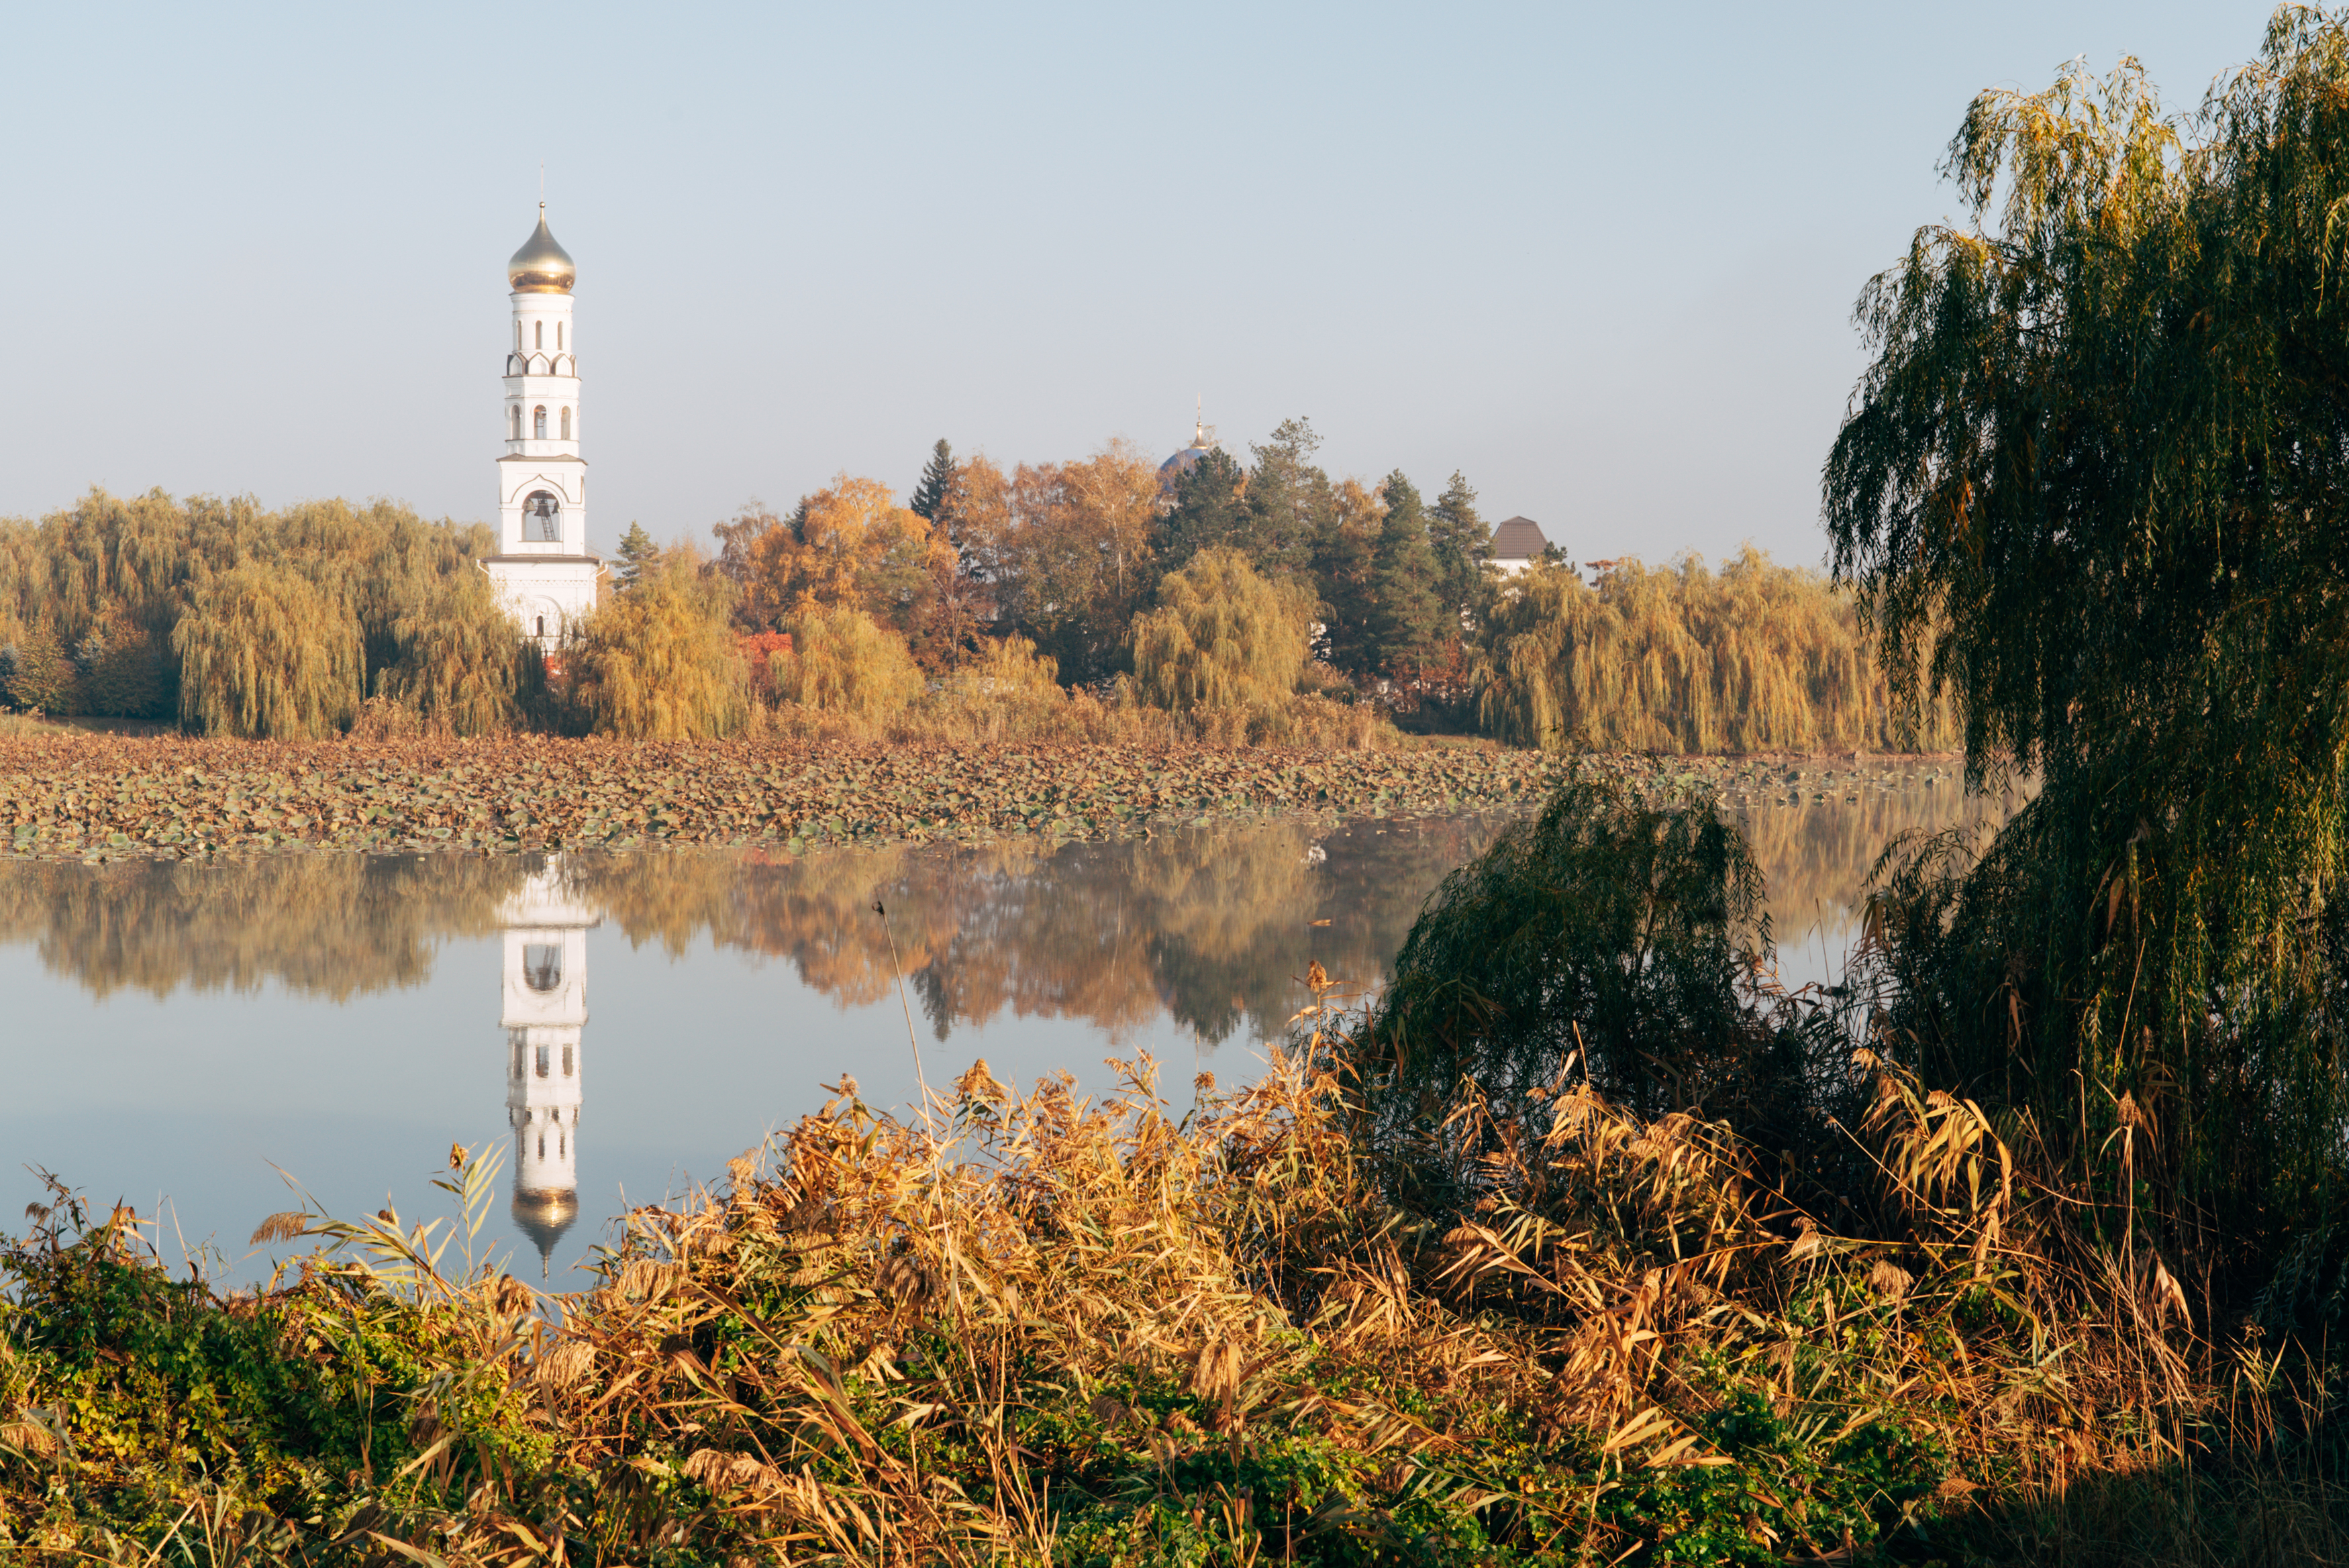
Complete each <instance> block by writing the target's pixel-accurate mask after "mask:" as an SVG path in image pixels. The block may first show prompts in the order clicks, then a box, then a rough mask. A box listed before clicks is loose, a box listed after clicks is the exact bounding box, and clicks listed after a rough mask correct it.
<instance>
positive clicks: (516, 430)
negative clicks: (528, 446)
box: [512, 403, 522, 441]
mask: <svg viewBox="0 0 2349 1568" xmlns="http://www.w3.org/2000/svg"><path fill="white" fill-rule="evenodd" d="M512 414H513V419H512V425H513V439H515V440H517V441H519V440H521V439H522V405H521V404H519V403H517V404H515V405H514V406H513V408H512Z"/></svg>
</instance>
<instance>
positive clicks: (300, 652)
mask: <svg viewBox="0 0 2349 1568" xmlns="http://www.w3.org/2000/svg"><path fill="white" fill-rule="evenodd" d="M171 647H172V651H173V652H175V653H176V654H178V655H179V656H180V671H181V673H180V717H181V720H182V721H183V722H184V723H186V724H188V725H189V726H190V727H193V728H197V729H202V730H204V731H206V732H208V733H210V734H213V735H234V736H242V737H245V738H272V739H280V740H316V739H323V738H326V736H329V735H335V734H338V733H340V732H341V731H343V730H345V729H347V728H349V727H350V724H351V720H352V718H353V717H356V716H357V712H358V706H359V698H360V697H361V696H362V695H364V692H365V680H366V661H365V656H364V654H363V652H362V649H361V646H360V638H359V624H358V618H357V616H356V615H354V614H352V613H351V608H350V605H349V604H348V603H346V602H345V601H343V600H342V599H340V598H337V597H336V596H335V595H333V594H330V593H325V592H323V591H321V590H320V589H319V588H317V587H316V585H314V584H313V583H311V582H310V580H309V579H308V578H306V577H305V576H303V575H302V573H299V572H296V571H295V570H294V569H293V568H291V567H290V566H285V565H274V566H273V565H264V564H263V563H262V562H246V563H245V564H244V565H242V566H239V567H236V568H234V569H233V570H231V571H228V572H223V573H219V574H218V575H216V576H212V577H207V578H205V579H203V580H202V582H200V583H197V585H196V590H195V594H194V602H193V603H191V604H190V605H189V607H188V610H187V613H186V614H183V615H181V617H180V623H179V625H178V626H177V627H176V628H175V629H174V630H173V632H172V634H171Z"/></svg>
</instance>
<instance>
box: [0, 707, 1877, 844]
mask: <svg viewBox="0 0 2349 1568" xmlns="http://www.w3.org/2000/svg"><path fill="white" fill-rule="evenodd" d="M1605 765H1606V766H1609V767H1611V768H1615V769H1620V770H1623V771H1626V772H1629V773H1632V774H1635V775H1638V776H1640V778H1642V779H1648V780H1651V781H1652V782H1654V783H1656V784H1659V785H1669V784H1681V785H1703V786H1709V787H1712V788H1715V789H1721V790H1722V791H1723V793H1724V794H1725V795H1727V796H1729V797H1730V798H1732V799H1736V798H1738V797H1741V796H1753V795H1755V794H1758V793H1760V792H1763V791H1764V790H1769V791H1775V792H1778V793H1779V794H1781V795H1784V794H1785V793H1786V792H1788V791H1799V790H1801V789H1804V788H1805V787H1806V785H1807V786H1809V787H1814V788H1815V789H1818V790H1824V789H1833V788H1840V787H1841V786H1840V785H1838V784H1837V777H1836V769H1837V768H1838V767H1841V768H1842V769H1845V770H1846V771H1845V774H1844V776H1843V777H1844V779H1845V781H1846V782H1848V780H1849V779H1850V777H1852V776H1853V775H1852V774H1851V769H1853V768H1854V767H1855V764H1854V763H1853V762H1852V760H1851V759H1848V758H1845V759H1830V760H1826V761H1824V762H1807V763H1806V762H1804V761H1799V760H1797V761H1791V762H1790V761H1789V760H1788V759H1785V758H1661V759H1648V758H1614V759H1607V760H1606V762H1605ZM1568 766H1570V764H1569V763H1568V761H1567V760H1566V759H1564V758H1558V757H1555V756H1547V755H1544V754H1542V753H1538V752H1531V751H1510V750H1501V749H1494V748H1475V747H1450V748H1433V747H1431V748H1423V749H1413V750H1399V751H1313V752H1309V751H1297V750H1289V749H1284V748H1208V747H1188V748H1165V749H1160V748H1141V747H1128V746H993V747H957V746H946V745H936V744H933V745H916V746H882V745H873V744H859V743H852V742H818V743H807V742H797V741H776V740H767V741H727V742H699V743H631V742H624V741H609V740H564V739H553V738H541V737H520V738H499V739H492V740H473V741H441V742H367V741H356V740H345V741H335V742H325V743H319V744H311V745H274V744H262V743H255V742H246V741H230V740H191V739H183V738H177V737H154V738H142V737H129V736H118V735H91V734H71V735H43V736H36V737H21V736H19V737H7V738H0V842H5V844H6V845H7V852H9V853H11V854H14V855H18V856H38V857H43V858H49V859H58V858H73V859H81V858H89V857H106V858H115V857H120V856H130V855H164V856H184V855H189V854H204V853H212V852H218V851H225V850H233V851H266V850H277V849H288V848H319V849H338V850H365V851H413V850H442V849H461V850H473V851H490V852H497V851H523V850H552V849H564V848H576V847H587V846H595V847H602V848H631V847H639V846H644V845H648V844H657V843H676V844H750V843H765V844H771V845H778V846H789V847H792V848H800V847H805V846H812V845H817V844H823V843H842V842H869V841H878V840H900V841H902V840H915V841H921V840H953V841H984V840H988V839H993V838H997V837H999V836H1002V835H1005V834H1009V833H1040V834H1047V835H1054V836H1061V837H1073V838H1113V837H1122V836H1125V835H1128V834H1135V833H1143V832H1147V831H1150V830H1152V829H1153V828H1154V827H1162V826H1166V825H1170V824H1173V823H1178V822H1179V823H1192V822H1197V821H1201V820H1207V819H1211V818H1215V817H1219V816H1228V815H1234V814H1261V813H1267V812H1296V811H1305V812H1314V813H1327V814H1330V815H1336V816H1370V815H1378V816H1413V815H1423V814H1426V813H1431V812H1453V811H1466V810H1486V809H1491V808H1495V807H1508V806H1513V805H1519V804H1524V803H1526V802H1528V801H1531V800H1533V799H1538V798H1539V797H1541V796H1542V795H1543V794H1545V793H1547V790H1548V789H1550V787H1551V786H1552V785H1553V784H1555V783H1556V782H1557V779H1558V778H1559V777H1560V775H1561V773H1562V771H1563V770H1564V769H1566V768H1568Z"/></svg>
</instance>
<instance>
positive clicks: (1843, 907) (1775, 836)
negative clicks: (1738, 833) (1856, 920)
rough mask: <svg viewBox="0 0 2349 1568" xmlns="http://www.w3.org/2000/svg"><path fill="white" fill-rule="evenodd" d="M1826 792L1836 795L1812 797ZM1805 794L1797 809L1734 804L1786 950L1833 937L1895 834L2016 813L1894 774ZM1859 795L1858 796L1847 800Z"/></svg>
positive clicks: (1813, 785) (1812, 786)
mask: <svg viewBox="0 0 2349 1568" xmlns="http://www.w3.org/2000/svg"><path fill="white" fill-rule="evenodd" d="M1822 788H1824V789H1826V790H1828V791H1829V792H1831V798H1830V799H1826V800H1813V799H1811V798H1810V796H1811V795H1812V794H1813V793H1817V792H1819V791H1820V790H1821V789H1822ZM1803 791H1804V792H1803V799H1802V803H1801V804H1800V805H1795V806H1787V805H1781V804H1745V805H1738V804H1737V803H1735V802H1732V811H1733V816H1734V819H1735V820H1736V822H1737V825H1738V828H1739V829H1740V830H1742V831H1743V832H1744V834H1745V840H1746V842H1747V843H1748V844H1749V845H1750V846H1752V848H1753V851H1754V860H1755V861H1756V862H1758V863H1759V864H1760V866H1761V868H1762V875H1763V878H1764V882H1765V883H1766V887H1767V896H1768V901H1769V908H1770V921H1771V926H1772V934H1774V935H1775V937H1776V938H1777V941H1778V943H1779V944H1780V945H1781V946H1782V947H1784V946H1789V945H1800V944H1803V943H1804V942H1805V941H1806V940H1807V939H1809V937H1810V936H1811V934H1813V933H1814V932H1815V931H1816V929H1818V928H1819V927H1821V926H1824V927H1825V928H1826V929H1827V930H1828V931H1830V932H1832V931H1836V930H1837V929H1839V928H1841V927H1842V926H1844V925H1845V924H1847V923H1848V922H1849V921H1850V919H1851V918H1852V912H1853V911H1854V910H1855V909H1856V908H1857V905H1858V903H1859V896H1860V891H1861V889H1862V888H1864V887H1865V886H1866V885H1867V882H1868V872H1871V871H1873V870H1875V869H1876V861H1877V858H1878V856H1879V855H1881V854H1882V853H1883V852H1884V847H1885V845H1887V844H1889V843H1890V842H1891V841H1892V839H1893V837H1894V836H1895V835H1896V834H1899V833H1904V832H1909V831H1921V832H1938V831H1939V830H1941V829H1943V828H1946V827H1949V826H1951V824H1952V823H1954V822H1959V821H1964V822H1968V823H1974V824H1983V825H1990V826H1995V825H1996V824H1997V823H1999V822H2002V821H2003V820H2005V818H2006V813H2007V811H2008V810H2010V809H2011V808H2010V807H2009V806H2008V805H2007V804H2003V803H1995V802H1992V801H1986V800H1980V799H1976V800H1966V799H1963V797H1962V796H1961V792H1960V789H1959V787H1958V782H1957V780H1956V779H1952V778H1949V777H1943V778H1941V779H1939V780H1938V782H1937V783H1936V784H1935V786H1934V787H1932V788H1930V789H1928V788H1926V787H1924V786H1923V785H1922V784H1921V783H1920V781H1918V780H1916V779H1902V778H1901V777H1900V776H1899V775H1898V774H1893V773H1886V774H1880V775H1875V776H1869V775H1860V776H1858V777H1857V778H1853V777H1852V776H1850V775H1846V776H1844V778H1843V779H1838V780H1837V783H1836V784H1832V785H1826V786H1824V787H1823V786H1822V785H1821V784H1820V783H1819V782H1818V781H1817V780H1816V779H1810V780H1806V782H1805V784H1804V786H1803ZM1855 794H1856V795H1857V797H1858V799H1856V800H1855V799H1847V797H1848V796H1851V795H1855ZM1780 799H1784V797H1783V796H1782V797H1780ZM2016 803H2019V798H2017V799H2016Z"/></svg>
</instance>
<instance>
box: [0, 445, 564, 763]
mask: <svg viewBox="0 0 2349 1568" xmlns="http://www.w3.org/2000/svg"><path fill="white" fill-rule="evenodd" d="M495 548H496V540H495V536H494V534H493V533H492V531H491V530H489V529H487V528H485V527H483V526H481V525H480V524H470V525H465V526H459V525H457V524H455V523H452V522H449V521H439V522H430V521H426V520H424V519H422V518H420V517H419V516H417V515H416V513H415V512H413V511H409V509H408V508H406V507H403V506H398V505H395V504H393V503H391V502H388V501H376V502H371V503H369V504H368V505H367V506H364V507H360V506H354V505H352V504H351V503H349V502H347V501H343V500H327V501H312V502H305V503H303V504H301V505H299V506H295V507H291V508H288V509H287V510H285V511H282V512H266V511H262V510H261V508H260V507H259V506H257V505H256V504H255V503H254V501H253V500H250V499H249V498H238V499H233V500H217V499H213V498H210V497H202V496H199V497H192V498H190V499H189V500H184V501H178V500H172V499H171V497H170V496H167V495H165V494H163V493H162V492H161V491H160V490H156V491H150V492H149V493H148V494H146V495H143V496H137V497H130V498H127V499H126V498H119V497H115V496H109V495H108V494H106V493H105V492H104V491H101V490H93V491H91V492H90V493H89V494H88V496H86V497H84V498H83V499H82V500H79V501H78V502H77V503H76V504H74V505H73V506H71V507H68V508H66V509H64V510H62V511H56V512H52V513H50V514H49V515H48V516H47V517H44V518H42V519H41V520H40V521H37V522H32V521H23V520H0V646H5V645H9V644H11V643H21V642H24V641H26V640H27V639H28V638H31V637H33V636H34V635H35V634H36V633H42V632H46V634H48V635H50V636H52V637H53V638H54V639H55V641H56V643H57V645H58V646H59V647H61V648H62V649H65V650H67V661H68V662H67V667H66V671H65V673H66V675H67V676H69V677H70V679H68V680H67V681H66V682H65V683H64V684H63V685H61V686H58V687H57V694H56V695H55V696H53V698H52V701H50V702H48V703H45V704H43V706H44V707H46V708H47V711H50V712H59V711H67V709H62V708H60V707H57V706H56V703H57V701H69V702H70V703H72V704H73V705H75V707H74V709H73V710H76V711H88V712H93V713H109V714H119V715H123V716H125V717H170V716H171V715H173V714H179V715H181V716H182V718H183V721H184V722H187V723H190V724H193V725H196V726H198V727H211V726H212V725H213V723H214V719H213V718H212V717H210V716H214V715H218V716H229V715H237V714H243V715H250V716H254V717H253V721H254V722H256V723H259V724H260V725H262V726H263V727H262V728H261V729H259V730H255V731H244V730H229V731H228V732H233V733H253V734H258V735H263V736H275V735H285V736H294V735H303V734H310V733H314V730H313V728H312V727H311V726H312V725H313V722H314V714H313V708H312V705H310V704H308V703H306V702H305V701H295V702H293V703H291V704H290V705H289V704H288V703H286V702H284V701H281V700H279V699H280V698H282V697H284V696H287V695H288V694H289V693H290V692H291V691H293V690H294V689H295V688H294V687H293V686H287V685H286V684H285V681H286V679H287V678H289V677H288V675H287V672H290V671H292V670H294V669H295V668H296V667H297V666H299V667H304V668H307V667H312V666H323V667H336V665H337V663H338V661H340V660H341V659H342V658H343V657H344V655H345V654H346V653H347V649H345V648H344V647H342V645H341V644H340V641H339V640H340V639H341V638H342V637H343V635H344V634H345V633H346V632H347V630H348V629H349V628H348V626H347V625H346V624H345V622H344V621H343V619H342V618H340V617H339V616H331V617H328V618H327V619H326V620H322V621H317V622H316V623H307V622H305V623H300V624H303V625H315V627H316V628H317V629H319V630H320V631H321V632H322V634H328V635H329V636H330V637H331V639H333V640H334V641H333V645H327V644H319V645H315V646H303V647H286V648H254V649H250V650H246V651H244V652H243V653H241V654H238V655H235V656H233V657H230V656H229V655H228V654H227V653H226V652H225V651H224V650H221V649H218V648H214V647H212V645H211V644H210V643H209V642H208V641H207V639H209V638H210V637H211V636H212V632H213V630H214V629H216V627H217V625H218V624H220V623H221V618H222V616H223V615H224V614H236V613H244V612H240V611H236V610H235V609H234V607H232V606H226V605H223V604H222V603H221V602H219V600H218V599H217V597H216V594H217V583H216V581H215V580H218V579H222V578H226V577H229V576H233V575H234V574H235V573H239V572H240V571H242V570H243V569H246V568H254V569H255V570H264V569H265V571H264V575H272V574H274V575H281V576H282V575H283V574H285V573H291V574H292V575H294V576H295V577H299V578H301V579H303V580H304V581H305V582H306V583H309V584H310V586H311V587H312V588H313V589H314V590H316V593H318V594H319V595H322V596H323V598H324V599H325V600H330V601H332V602H334V603H336V604H339V605H340V606H342V608H343V609H344V610H345V611H347V613H348V615H349V617H350V619H351V621H353V622H355V623H356V625H357V632H358V636H359V648H360V652H359V668H360V676H359V678H360V683H361V689H362V690H363V691H364V690H367V689H375V690H378V691H383V692H387V693H388V692H398V693H400V694H403V696H404V700H408V701H410V702H412V703H414V704H416V705H419V718H420V719H421V721H422V722H423V724H424V725H425V726H426V727H430V728H435V729H442V730H451V729H453V730H455V731H457V732H459V733H472V732H477V731H479V730H481V729H482V728H489V727H497V726H499V725H501V724H502V723H504V722H506V717H507V716H510V715H511V713H512V704H513V695H514V690H515V684H516V681H517V678H518V675H519V670H520V666H521V664H522V663H523V662H524V661H523V655H522V654H521V650H520V636H521V634H520V628H519V627H518V626H516V625H514V624H512V620H511V618H510V617H509V616H507V614H505V613H504V611H503V610H502V608H501V607H500V606H499V605H498V603H497V602H496V600H495V597H494V595H492V594H491V593H488V592H487V591H486V589H487V584H486V583H484V582H483V581H481V572H480V571H479V569H478V567H477V566H476V565H475V562H476V561H477V560H479V559H480V558H481V557H482V556H486V555H488V554H490V553H492V552H493V551H494V550H495ZM238 581H244V579H242V578H240V579H238ZM208 585H210V586H208ZM208 594H209V595H213V596H212V597H209V598H208V597H207V595H208ZM199 601H202V602H203V603H204V605H205V610H204V614H205V615H206V617H207V618H208V619H207V622H206V624H199V625H192V626H189V627H187V631H188V635H189V636H190V637H191V638H193V639H195V640H196V641H197V642H198V643H200V644H202V645H205V646H206V647H207V648H210V649H212V652H211V654H210V655H208V657H210V659H211V662H210V663H209V664H208V665H207V666H206V667H207V677H206V678H208V679H209V680H210V681H211V682H212V685H211V687H210V689H209V690H208V691H207V692H204V693H190V692H188V691H186V690H184V689H182V686H181V676H182V659H181V655H180V653H179V652H178V651H177V650H178V645H179V633H180V630H181V627H182V625H183V624H184V623H185V618H186V617H188V616H189V615H190V614H192V613H193V612H194V611H195V609H196V607H197V605H198V603H199ZM289 604H290V601H286V600H285V599H284V598H283V596H282V595H280V596H277V597H274V598H271V599H269V600H268V601H266V602H265V603H255V604H254V605H253V606H249V607H247V608H248V610H249V612H250V613H251V614H275V613H278V612H282V611H286V610H287V609H288V607H289ZM296 629H297V628H296V624H295V623H292V622H288V623H285V625H284V626H282V627H281V630H286V631H288V633H289V634H292V633H293V632H294V631H295V630H296ZM247 676H250V677H251V678H252V679H253V680H254V681H257V682H260V683H261V685H259V686H254V687H252V688H250V689H247V688H244V687H243V686H238V685H237V684H236V683H238V682H240V681H243V679H245V678H246V677H247ZM337 678H339V677H337ZM223 683H227V684H223ZM298 684H299V683H296V685H298ZM0 695H8V694H5V693H0ZM11 700H13V701H15V702H16V706H19V707H29V706H32V704H31V703H30V702H29V701H27V700H26V698H25V697H23V696H12V697H11ZM228 722H229V721H228V720H227V718H225V717H222V719H221V723H222V725H223V726H225V725H227V724H228ZM239 722H242V721H239ZM281 722H282V723H285V724H288V725H292V726H293V727H292V728H289V729H284V730H280V729H278V728H276V727H275V726H277V725H279V724H280V723H281Z"/></svg>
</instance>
